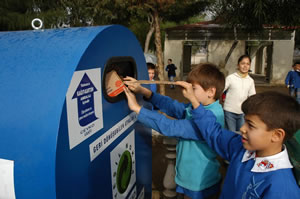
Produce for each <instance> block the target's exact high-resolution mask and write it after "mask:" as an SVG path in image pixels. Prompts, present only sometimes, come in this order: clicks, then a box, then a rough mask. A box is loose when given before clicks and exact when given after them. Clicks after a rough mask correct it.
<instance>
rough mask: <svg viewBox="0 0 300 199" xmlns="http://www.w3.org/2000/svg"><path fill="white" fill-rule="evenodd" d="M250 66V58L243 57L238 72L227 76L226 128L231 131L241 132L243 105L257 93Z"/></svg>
mask: <svg viewBox="0 0 300 199" xmlns="http://www.w3.org/2000/svg"><path fill="white" fill-rule="evenodd" d="M250 65H251V58H250V56H249V55H242V56H241V57H240V58H239V59H238V65H237V66H238V70H237V72H235V73H233V74H231V75H229V76H227V77H226V80H225V89H224V91H226V98H225V101H224V115H225V127H226V128H227V129H228V130H230V131H239V129H240V128H241V126H242V124H243V123H244V114H243V111H242V110H241V105H242V103H243V102H244V101H245V100H246V99H247V98H248V97H249V96H251V95H254V94H255V93H256V91H255V85H254V80H253V79H252V78H251V77H250V76H249V74H248V71H249V69H250Z"/></svg>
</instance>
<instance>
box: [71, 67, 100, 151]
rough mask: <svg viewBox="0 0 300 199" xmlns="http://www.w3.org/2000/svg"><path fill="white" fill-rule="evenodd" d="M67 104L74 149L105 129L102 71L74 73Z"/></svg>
mask: <svg viewBox="0 0 300 199" xmlns="http://www.w3.org/2000/svg"><path fill="white" fill-rule="evenodd" d="M66 103H67V117H68V129H69V143H70V149H72V148H74V147H75V146H77V145H78V144H80V143H81V142H83V141H84V140H85V139H87V138H89V137H90V136H91V135H93V134H94V133H96V132H97V131H99V130H100V129H102V128H103V112H102V91H101V69H100V68H95V69H90V70H82V71H76V72H74V74H73V77H72V80H71V83H70V86H69V89H68V92H67V95H66Z"/></svg>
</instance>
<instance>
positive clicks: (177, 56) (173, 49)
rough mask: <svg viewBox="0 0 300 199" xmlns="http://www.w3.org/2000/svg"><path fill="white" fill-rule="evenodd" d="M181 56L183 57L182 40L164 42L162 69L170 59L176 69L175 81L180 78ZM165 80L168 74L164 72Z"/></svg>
mask: <svg viewBox="0 0 300 199" xmlns="http://www.w3.org/2000/svg"><path fill="white" fill-rule="evenodd" d="M182 55H183V41H182V40H168V39H166V40H165V49H164V67H166V65H167V64H168V59H172V61H173V64H175V66H176V67H177V70H176V78H175V80H181V78H182V74H181V73H182V71H183V69H182ZM164 76H165V79H166V80H167V79H168V72H167V71H165V70H164Z"/></svg>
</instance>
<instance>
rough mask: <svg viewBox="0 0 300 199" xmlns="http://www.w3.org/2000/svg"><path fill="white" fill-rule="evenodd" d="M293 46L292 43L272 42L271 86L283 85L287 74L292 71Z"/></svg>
mask: <svg viewBox="0 0 300 199" xmlns="http://www.w3.org/2000/svg"><path fill="white" fill-rule="evenodd" d="M294 45H295V42H294V41H287V40H284V41H280V40H279V41H274V42H273V61H272V62H273V66H272V67H273V69H272V74H271V83H272V84H284V80H285V77H286V75H287V73H288V72H289V71H290V70H291V69H292V65H293V53H294Z"/></svg>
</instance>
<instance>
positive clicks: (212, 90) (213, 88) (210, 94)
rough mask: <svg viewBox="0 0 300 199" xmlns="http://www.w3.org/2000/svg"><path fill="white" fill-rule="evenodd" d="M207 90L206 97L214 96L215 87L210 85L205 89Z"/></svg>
mask: <svg viewBox="0 0 300 199" xmlns="http://www.w3.org/2000/svg"><path fill="white" fill-rule="evenodd" d="M207 91H208V97H210V98H214V97H215V95H216V88H215V87H210V88H209V89H207Z"/></svg>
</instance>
